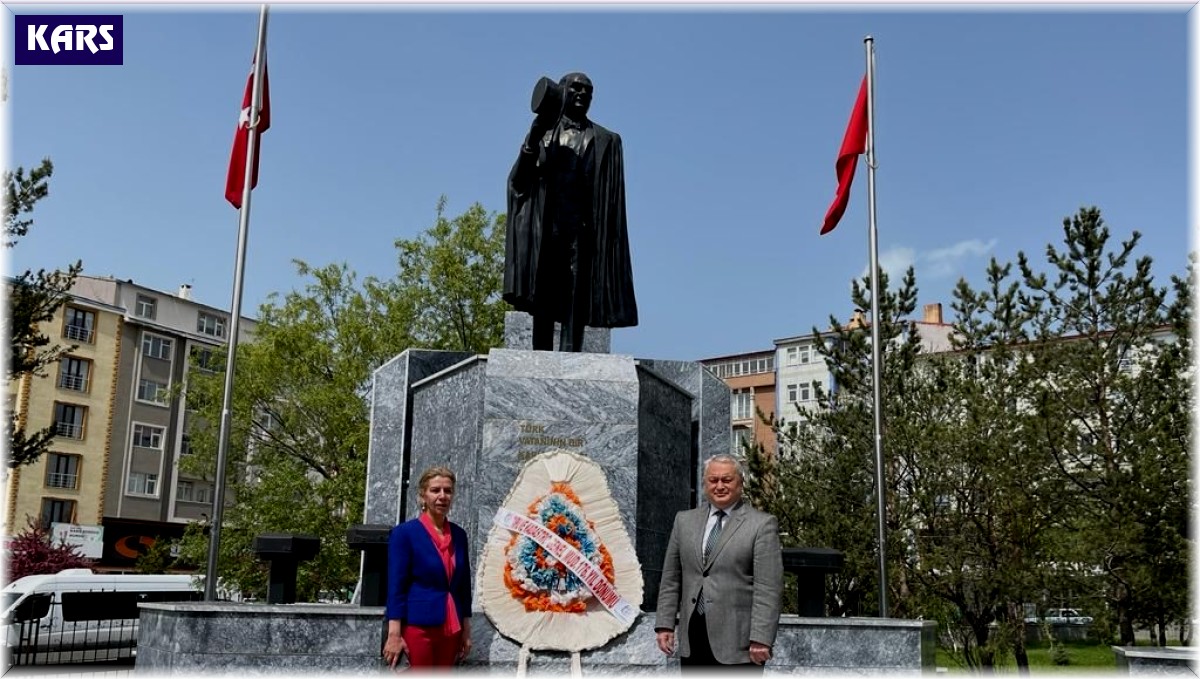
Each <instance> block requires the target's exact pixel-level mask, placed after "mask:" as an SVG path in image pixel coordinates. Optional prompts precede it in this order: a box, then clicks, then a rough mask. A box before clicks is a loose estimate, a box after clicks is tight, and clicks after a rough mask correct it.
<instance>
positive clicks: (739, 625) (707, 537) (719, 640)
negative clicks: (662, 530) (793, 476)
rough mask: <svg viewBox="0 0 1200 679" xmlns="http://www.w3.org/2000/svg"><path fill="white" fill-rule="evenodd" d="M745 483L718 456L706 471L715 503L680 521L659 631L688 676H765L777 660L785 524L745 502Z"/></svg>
mask: <svg viewBox="0 0 1200 679" xmlns="http://www.w3.org/2000/svg"><path fill="white" fill-rule="evenodd" d="M744 483H745V475H744V474H743V473H742V466H741V464H740V463H739V462H738V461H737V460H736V459H735V458H734V457H733V456H731V455H715V456H713V457H711V458H709V459H708V460H707V461H706V462H705V464H704V494H705V495H706V496H707V498H708V503H707V504H705V505H701V506H700V507H697V508H696V509H690V510H686V511H682V512H679V513H678V514H676V515H675V525H674V526H673V527H672V528H671V539H670V541H669V542H668V543H667V556H666V558H665V559H664V560H663V569H662V582H661V584H660V585H659V590H658V592H659V593H658V612H657V617H656V619H655V621H654V629H655V631H656V632H657V634H658V648H659V649H660V650H661V651H662V652H663V653H666V654H667V655H670V654H671V653H673V652H675V650H676V647H678V651H679V658H680V663H681V664H682V666H683V669H684V672H685V673H690V672H692V671H694V670H695V669H704V668H710V667H713V666H728V665H742V666H745V667H746V668H747V669H750V670H756V671H757V672H758V673H759V674H761V673H762V667H763V664H764V663H766V662H767V660H769V659H770V658H771V646H772V645H774V643H775V631H776V628H777V627H778V626H779V613H780V611H781V609H782V599H781V594H782V592H783V556H782V551H781V549H780V546H779V522H778V521H777V520H776V519H775V517H774V516H771V515H770V514H767V513H765V512H760V511H758V510H757V509H755V508H753V507H751V506H750V505H749V504H747V503H745V502H744V501H743V500H742V486H743V484H744ZM676 616H678V619H677V618H676ZM710 620H711V621H712V622H709V621H710ZM676 626H678V628H679V634H678V637H676V633H675V628H676Z"/></svg>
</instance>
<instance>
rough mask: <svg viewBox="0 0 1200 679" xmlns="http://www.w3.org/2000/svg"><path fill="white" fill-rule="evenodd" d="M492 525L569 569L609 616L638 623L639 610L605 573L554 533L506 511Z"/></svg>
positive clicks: (536, 523) (499, 514)
mask: <svg viewBox="0 0 1200 679" xmlns="http://www.w3.org/2000/svg"><path fill="white" fill-rule="evenodd" d="M492 523H494V524H496V525H497V526H500V527H501V528H504V529H507V530H510V531H513V532H514V533H519V534H520V535H524V536H525V537H527V538H529V539H530V540H533V541H534V542H536V543H537V544H538V545H539V546H540V547H541V548H542V549H545V550H546V551H547V552H549V553H550V554H552V555H553V556H554V558H556V559H558V561H559V563H561V564H563V565H564V566H566V567H567V568H568V569H569V570H570V571H571V572H572V573H574V574H575V576H576V577H577V578H579V580H580V581H581V582H583V584H584V586H585V587H587V588H588V589H589V590H590V591H591V592H592V595H593V596H595V597H596V599H597V600H598V601H599V602H600V603H601V604H602V605H603V606H604V607H605V608H606V609H608V612H609V613H612V614H613V616H614V617H616V618H617V619H618V620H620V621H621V622H622V623H624V624H626V625H628V624H632V623H633V621H634V620H636V619H637V615H638V610H637V608H635V607H634V606H633V605H632V604H630V603H629V602H628V601H626V600H625V598H624V597H622V596H621V594H620V592H618V591H617V589H616V587H613V585H612V583H611V582H609V581H608V579H607V578H605V577H604V573H603V572H601V570H600V569H599V568H597V567H596V565H595V564H593V563H592V562H591V561H589V560H588V559H587V558H586V557H585V556H584V555H583V554H581V553H580V552H579V550H577V549H575V547H573V546H572V545H571V544H570V543H569V542H567V541H566V540H563V539H562V538H561V537H559V536H558V535H557V534H555V533H554V531H552V530H550V529H549V528H546V527H545V526H543V525H542V524H540V523H538V522H537V521H534V520H533V519H530V518H529V517H527V516H522V515H520V514H517V513H516V512H513V511H511V510H508V509H505V508H504V507H501V508H500V509H498V510H496V516H495V517H494V518H493V519H492Z"/></svg>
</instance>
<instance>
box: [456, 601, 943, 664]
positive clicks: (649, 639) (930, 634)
mask: <svg viewBox="0 0 1200 679" xmlns="http://www.w3.org/2000/svg"><path fill="white" fill-rule="evenodd" d="M936 628H937V625H936V623H934V622H932V621H920V620H896V619H877V618H801V617H797V616H794V615H785V616H783V617H782V618H781V619H780V621H779V631H778V634H777V636H776V639H775V647H774V649H773V652H774V657H772V659H771V660H770V661H768V662H767V665H766V667H765V668H764V670H765V671H764V674H767V675H774V676H780V675H793V674H808V675H816V676H828V675H857V676H862V675H874V676H878V675H887V676H891V675H910V676H916V675H920V674H931V673H933V671H934V655H935V652H936V646H935V644H936ZM471 644H472V646H473V647H474V650H473V651H472V653H471V657H470V659H469V660H468V662H467V665H468V666H469V668H470V669H486V670H487V672H488V673H491V674H508V675H510V676H511V675H512V673H513V672H514V671H515V669H516V666H517V654H518V651H519V647H518V646H517V645H516V644H515V643H513V642H512V641H509V640H508V639H505V638H504V637H502V636H500V635H499V634H497V633H496V631H495V629H493V628H492V626H491V624H490V623H489V622H488V620H487V618H486V617H482V616H477V617H476V619H475V621H474V622H472V624H471ZM580 664H581V666H582V668H583V674H584V675H597V676H603V675H615V674H619V675H622V676H624V675H628V674H634V675H642V674H654V675H659V676H679V674H680V669H679V660H678V658H676V657H674V656H671V657H667V656H665V655H663V654H662V652H661V651H659V650H658V646H657V644H656V642H655V632H654V616H653V615H652V614H643V615H642V616H641V617H640V618H638V620H637V622H635V623H634V625H633V627H632V628H630V629H629V631H628V632H626V633H624V634H622V635H620V636H618V637H617V638H616V639H613V640H612V641H611V642H609V643H608V644H607V645H605V646H604V647H603V648H600V649H596V650H592V651H584V652H582V653H581V654H580ZM569 670H570V654H569V653H561V652H549V651H535V652H534V653H532V654H531V655H530V658H529V663H528V671H529V672H530V673H531V674H533V673H540V674H544V675H547V676H550V675H555V674H556V675H558V676H564V675H566V674H567V673H568V672H569Z"/></svg>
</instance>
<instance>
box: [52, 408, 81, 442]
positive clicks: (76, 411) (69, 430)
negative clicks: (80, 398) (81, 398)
mask: <svg viewBox="0 0 1200 679" xmlns="http://www.w3.org/2000/svg"><path fill="white" fill-rule="evenodd" d="M86 420H87V408H86V407H85V406H77V405H74V404H72V403H55V404H54V433H55V434H56V435H58V436H62V437H63V438H69V439H82V438H83V425H84V423H85V422H86Z"/></svg>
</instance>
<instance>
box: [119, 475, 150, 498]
mask: <svg viewBox="0 0 1200 679" xmlns="http://www.w3.org/2000/svg"><path fill="white" fill-rule="evenodd" d="M125 494H126V495H148V496H150V497H158V474H148V473H146V472H129V478H128V480H126V482H125Z"/></svg>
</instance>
